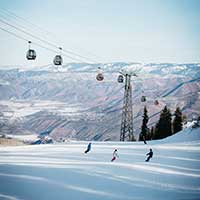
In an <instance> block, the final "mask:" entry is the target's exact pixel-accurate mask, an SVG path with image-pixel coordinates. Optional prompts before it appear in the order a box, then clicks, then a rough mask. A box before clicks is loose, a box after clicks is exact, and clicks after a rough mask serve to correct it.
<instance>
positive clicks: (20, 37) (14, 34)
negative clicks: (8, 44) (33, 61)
mask: <svg viewBox="0 0 200 200" xmlns="http://www.w3.org/2000/svg"><path fill="white" fill-rule="evenodd" d="M0 29H1V30H2V31H4V32H7V33H9V34H11V35H13V36H15V37H17V38H19V39H21V40H24V41H26V42H29V40H28V39H26V38H24V37H22V36H19V35H17V34H16V33H13V32H11V31H9V30H6V29H4V28H2V27H0ZM32 43H33V44H35V45H37V46H39V47H41V48H43V49H46V50H48V51H51V52H54V53H57V51H56V50H54V49H51V48H48V47H45V46H43V45H41V44H39V43H36V42H32ZM63 56H65V57H67V58H70V59H71V60H74V61H78V62H83V61H81V60H79V59H77V58H73V57H71V56H69V55H66V54H63Z"/></svg>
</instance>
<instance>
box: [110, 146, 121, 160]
mask: <svg viewBox="0 0 200 200" xmlns="http://www.w3.org/2000/svg"><path fill="white" fill-rule="evenodd" d="M116 158H119V156H118V154H117V149H115V150H114V152H113V158H112V160H111V162H113V161H114V160H116Z"/></svg>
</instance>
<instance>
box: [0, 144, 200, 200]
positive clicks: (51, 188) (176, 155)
mask: <svg viewBox="0 0 200 200" xmlns="http://www.w3.org/2000/svg"><path fill="white" fill-rule="evenodd" d="M92 143H93V144H92V151H91V152H89V153H88V154H84V153H83V152H84V150H85V149H86V146H87V142H68V143H65V144H53V145H35V146H23V147H22V146H19V147H1V148H0V183H1V186H0V200H32V199H38V200H40V199H41V200H46V199H48V200H55V199H59V200H62V199H70V200H71V199H75V200H79V199H80V200H90V199H91V200H95V199H105V200H107V199H108V200H109V199H122V200H126V199H127V200H128V199H130V200H134V199H135V200H136V199H137V200H138V199H139V200H140V199H148V200H149V199H150V200H157V199H163V198H164V199H169V200H171V199H173V200H176V199H177V200H182V199H183V200H184V199H185V200H186V199H193V200H197V199H199V196H200V169H199V166H200V156H199V152H200V147H199V141H193V142H188V143H174V144H172V143H169V144H163V145H161V144H152V145H143V144H142V143H119V142H107V143H106V142H92ZM150 147H152V149H153V151H154V157H153V158H152V160H151V161H150V162H149V163H146V162H144V160H145V158H146V156H145V154H146V153H147V152H148V150H149V148H150ZM115 148H117V149H118V154H119V158H118V159H117V160H116V162H113V163H112V162H110V160H111V157H112V152H113V150H114V149H115Z"/></svg>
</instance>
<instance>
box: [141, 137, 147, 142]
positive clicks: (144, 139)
mask: <svg viewBox="0 0 200 200" xmlns="http://www.w3.org/2000/svg"><path fill="white" fill-rule="evenodd" d="M142 139H143V141H144V144H147V142H146V138H145V136H144V135H143V136H142Z"/></svg>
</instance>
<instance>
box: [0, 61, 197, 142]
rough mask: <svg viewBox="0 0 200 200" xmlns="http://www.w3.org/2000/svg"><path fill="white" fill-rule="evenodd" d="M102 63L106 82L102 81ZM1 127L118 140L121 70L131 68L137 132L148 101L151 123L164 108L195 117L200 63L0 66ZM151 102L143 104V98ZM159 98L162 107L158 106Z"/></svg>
mask: <svg viewBox="0 0 200 200" xmlns="http://www.w3.org/2000/svg"><path fill="white" fill-rule="evenodd" d="M98 67H100V68H101V70H102V71H103V73H104V76H105V78H104V80H103V81H102V82H98V81H97V80H96V73H97V71H98ZM0 69H1V70H0V93H1V96H0V130H1V132H3V133H7V134H27V133H28V134H35V133H36V134H39V133H41V132H45V131H50V135H51V136H52V137H54V138H55V139H56V138H60V137H67V138H73V139H77V140H119V132H120V123H121V109H122V104H123V95H124V84H120V83H118V82H117V77H118V74H119V73H118V72H119V71H121V70H122V71H132V72H135V73H136V74H137V75H138V77H132V89H133V112H134V134H135V135H136V136H137V135H138V134H139V132H140V126H141V119H142V114H143V113H142V112H143V107H144V105H147V109H148V114H149V116H150V121H149V124H148V125H149V127H151V126H152V125H154V124H155V122H156V121H157V119H158V117H159V112H160V110H161V109H162V108H163V107H164V106H165V105H167V106H169V107H170V109H171V110H172V112H173V111H174V110H175V108H176V107H177V106H179V107H180V108H181V109H182V111H183V113H184V114H185V115H187V116H188V119H191V118H192V117H194V116H197V115H200V103H199V102H200V101H199V100H200V64H199V63H194V64H173V63H159V64H156V63H151V64H141V63H127V62H126V63H125V62H116V63H97V64H88V63H68V64H66V65H64V66H62V67H59V68H55V67H54V66H52V65H46V66H42V67H41V66H40V67H31V68H30V67H26V66H20V67H17V66H4V67H1V68H0ZM143 95H145V96H146V97H147V102H146V103H142V102H140V98H141V96H143ZM155 100H158V101H159V105H158V106H156V105H154V101H155Z"/></svg>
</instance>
